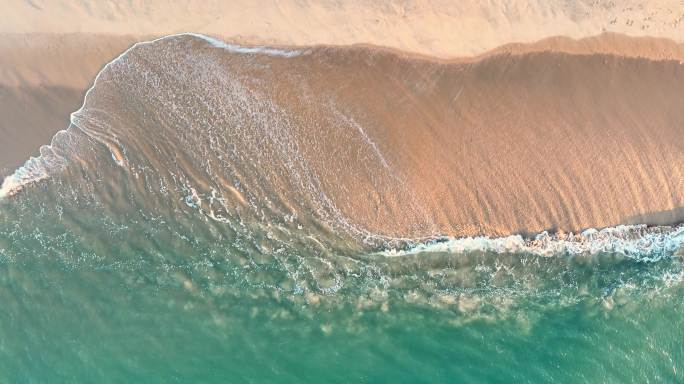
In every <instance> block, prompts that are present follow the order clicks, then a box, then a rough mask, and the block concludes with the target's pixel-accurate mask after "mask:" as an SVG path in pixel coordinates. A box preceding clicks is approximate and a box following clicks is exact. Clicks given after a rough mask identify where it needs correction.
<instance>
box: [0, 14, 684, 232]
mask: <svg viewBox="0 0 684 384" xmlns="http://www.w3.org/2000/svg"><path fill="white" fill-rule="evenodd" d="M187 7H189V8H192V9H193V10H194V11H195V12H194V13H193V15H194V16H193V18H191V19H188V18H184V17H183V15H184V14H185V12H186V8H184V7H180V6H164V5H163V4H161V3H156V2H151V3H144V4H143V3H137V2H133V3H131V4H129V5H125V6H123V5H121V6H116V7H113V6H110V5H107V4H102V5H101V6H99V7H89V6H85V5H83V4H81V3H77V2H73V3H61V4H58V3H52V2H47V3H37V2H36V3H32V2H18V1H13V2H10V3H9V4H7V5H6V8H5V9H6V10H8V11H9V12H8V13H6V16H5V18H6V19H7V20H6V21H7V22H5V21H3V22H2V23H1V24H0V25H2V27H1V28H0V33H1V34H2V39H1V42H0V101H1V102H0V108H2V111H1V112H2V114H3V116H8V117H9V118H5V119H3V121H2V123H0V134H1V136H0V137H1V139H0V146H2V148H3V151H2V153H1V154H0V175H2V176H5V175H8V174H10V173H11V172H12V171H13V170H14V169H16V167H18V166H20V165H21V164H22V163H23V162H24V161H25V160H26V159H27V158H28V157H29V156H33V155H36V154H37V151H38V148H39V147H40V145H42V144H47V143H49V141H50V138H51V137H52V136H53V135H54V133H55V132H57V131H58V130H61V129H64V128H66V126H67V125H68V123H69V114H70V113H71V112H73V111H75V110H76V109H78V108H79V107H80V105H81V104H82V102H83V94H84V92H85V90H86V89H87V88H89V87H90V86H91V85H92V81H93V78H94V76H95V74H96V73H97V72H98V71H99V70H100V69H101V68H102V66H103V65H104V64H106V63H107V62H109V61H110V60H112V59H113V58H114V57H116V56H117V55H119V54H120V53H121V52H123V51H124V50H125V49H126V48H127V47H129V46H130V45H131V44H133V43H134V42H136V41H140V40H148V39H150V38H152V37H155V36H161V35H166V34H170V33H177V32H182V31H189V30H191V31H196V32H202V33H206V34H210V35H212V36H215V37H217V38H221V39H224V40H226V41H230V42H236V43H242V44H273V45H286V46H290V45H307V46H311V45H323V46H328V47H329V48H327V49H329V50H330V52H336V53H335V55H337V54H339V55H342V56H341V57H342V58H343V60H342V61H343V62H346V63H347V65H346V66H343V67H341V68H338V69H337V71H338V72H339V73H338V75H337V76H342V74H345V75H344V76H347V79H348V80H345V81H346V82H351V83H353V84H354V88H353V89H355V91H354V92H352V93H349V94H348V95H340V97H347V98H348V101H347V102H348V103H349V105H355V107H354V108H358V109H359V110H364V114H365V115H367V116H371V117H370V118H369V122H368V124H369V127H370V133H369V134H370V135H371V136H372V137H373V138H374V140H376V141H377V142H378V143H379V144H378V146H379V148H381V150H382V151H383V153H386V154H387V157H388V158H391V159H392V161H393V162H395V163H396V164H398V167H399V168H400V169H401V172H402V175H403V177H405V178H406V182H407V185H410V186H411V187H410V188H409V189H410V190H411V191H412V192H411V193H412V194H413V195H414V196H418V200H419V205H420V207H421V208H420V209H419V211H420V212H421V213H419V214H418V213H416V214H408V215H407V214H405V213H401V214H399V213H398V212H399V211H400V207H401V206H402V204H405V203H406V201H403V200H402V198H401V197H398V195H392V193H390V195H388V196H386V197H385V199H384V201H385V203H387V204H390V205H388V206H387V207H386V208H385V209H386V210H387V212H389V213H387V214H386V215H384V216H383V215H376V216H373V215H370V216H369V215H368V213H369V212H375V211H374V210H370V209H369V206H368V205H366V204H365V203H364V202H363V201H361V202H354V203H350V204H351V205H349V207H348V210H349V212H347V213H348V215H349V216H353V217H356V218H357V219H358V220H361V221H362V222H363V223H364V224H363V225H365V226H367V227H368V228H371V229H373V230H378V231H381V232H384V233H388V234H392V235H424V234H426V233H428V232H435V233H444V234H452V235H472V234H495V235H502V234H508V233H518V232H530V233H532V232H536V231H540V230H545V229H553V230H555V229H559V230H565V231H576V230H580V229H583V228H587V227H605V226H611V225H617V224H622V223H651V224H665V223H673V222H679V221H681V220H682V219H683V217H682V211H681V207H682V205H683V204H684V200H683V199H684V198H683V196H682V192H681V191H682V190H683V188H682V187H683V186H684V180H683V179H682V164H684V161H683V159H682V148H684V142H682V135H681V134H680V131H681V127H682V124H684V117H683V116H682V114H681V111H682V110H684V100H683V99H682V96H681V95H682V94H684V92H683V91H684V90H683V89H681V84H684V79H680V78H681V77H682V60H684V45H682V44H681V42H680V41H678V39H679V40H681V36H683V35H684V34H682V28H683V26H682V23H680V21H681V17H682V15H678V13H677V12H679V8H678V6H677V2H676V1H670V2H667V1H665V2H662V4H661V6H659V7H648V9H647V10H644V6H643V4H641V3H640V2H625V3H624V4H621V5H612V6H598V5H592V4H591V3H590V2H587V3H583V2H578V3H577V4H575V5H574V6H573V7H570V8H568V7H560V8H554V7H553V6H548V5H545V4H544V2H538V3H536V2H532V3H530V2H514V3H511V4H508V6H507V7H501V6H500V5H497V4H492V5H491V9H490V8H487V7H484V6H479V5H477V4H476V2H462V3H460V4H459V5H458V6H454V5H447V4H441V3H437V2H427V1H426V2H413V3H407V4H406V5H405V6H396V3H392V4H390V3H387V4H385V3H378V4H376V5H373V6H367V5H364V4H363V3H361V2H358V3H357V2H351V3H347V4H344V5H338V6H333V5H329V6H321V5H312V4H305V3H294V2H285V3H274V4H272V5H268V6H263V7H255V6H254V4H252V3H250V2H245V3H244V4H243V3H239V2H232V3H230V4H227V3H223V2H217V3H212V2H198V3H191V4H188V5H187ZM493 9H496V10H497V12H492V11H491V10H493ZM501 9H508V11H506V12H502V11H501ZM639 12H641V13H639ZM340 14H344V15H347V16H346V17H339V15H340ZM8 15H11V16H12V17H8ZM48 15H49V19H48ZM55 15H59V16H55ZM140 15H146V17H145V20H140V18H141V16H140ZM404 18H408V19H410V20H411V23H405V22H402V20H403V19H404ZM17 20H31V22H30V23H17ZM245 20H248V21H249V22H246V21H245ZM340 20H354V22H353V23H346V22H345V23H344V24H341V22H340ZM29 25H30V26H31V28H30V29H27V28H28V27H26V26H29ZM36 26H40V27H39V28H36ZM475 31H484V32H478V33H475ZM605 32H609V33H605ZM576 39H579V40H576ZM670 39H674V40H670ZM348 44H356V45H360V46H361V47H360V48H357V49H354V50H351V51H349V50H348V48H343V47H340V48H335V47H336V46H341V45H348ZM324 51H325V50H324ZM366 56H367V57H366ZM369 57H370V58H374V59H372V60H376V59H377V60H380V61H382V64H378V65H376V66H374V67H371V68H366V67H364V66H363V65H362V63H364V62H366V61H368V60H369ZM378 58H381V59H378ZM352 68H356V69H352ZM378 68H381V70H378ZM282 70H283V71H287V70H288V69H287V68H283V69H282ZM357 70H358V71H360V72H356V71H357ZM360 73H364V75H361V74H360ZM387 74H392V76H393V77H388V76H387ZM363 79H365V80H363ZM315 84H317V85H316V86H319V87H320V90H321V92H324V91H325V88H326V87H328V86H333V85H334V82H333V81H331V82H330V83H329V84H328V83H325V80H324V79H321V80H320V81H318V80H317V81H316V82H315ZM379 92H380V93H382V94H388V95H393V97H392V98H390V100H388V101H382V103H381V100H383V98H382V97H381V94H379ZM359 95H364V96H362V97H360V96H359ZM359 103H362V104H359ZM406 103H408V104H406ZM359 193H360V194H361V195H363V194H364V193H365V192H363V191H359ZM391 212H395V213H391ZM416 212H418V211H416ZM411 228H421V229H420V230H417V232H415V233H414V232H412V231H413V230H412V229H411ZM418 232H420V233H418Z"/></svg>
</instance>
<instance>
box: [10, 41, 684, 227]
mask: <svg viewBox="0 0 684 384" xmlns="http://www.w3.org/2000/svg"><path fill="white" fill-rule="evenodd" d="M61 38H63V36H62V37H61ZM129 38H130V37H129ZM98 39H99V38H97V37H95V38H94V41H96V40H98ZM159 39H163V38H159ZM159 39H155V41H156V40H159ZM625 39H629V38H625ZM138 43H144V42H138ZM120 44H124V43H120ZM673 44H674V43H673ZM538 45H541V46H543V45H544V44H538ZM580 45H581V44H580ZM674 46H680V45H677V44H674ZM128 49H130V47H129V48H128ZM312 49H313V50H314V51H315V52H316V53H317V54H318V55H323V56H325V55H326V54H327V53H326V52H328V51H329V50H332V51H331V52H337V51H341V53H339V54H348V55H352V53H353V54H355V55H360V54H362V53H363V52H375V53H373V55H375V54H378V55H379V57H380V58H381V59H382V58H383V57H388V58H389V59H388V60H389V61H392V60H399V61H403V62H413V58H412V57H411V55H410V54H407V55H404V54H401V53H396V52H394V51H393V50H391V49H383V48H379V49H374V48H369V47H363V46H362V47H360V46H354V47H349V48H342V49H337V48H330V47H316V48H312ZM522 51H524V50H522ZM348 52H351V53H348ZM497 52H499V53H493V54H491V55H485V56H484V57H483V58H481V59H478V60H476V61H473V62H463V61H461V62H458V61H454V62H449V63H447V65H455V64H459V63H460V64H463V65H468V66H470V65H474V66H476V67H482V68H483V69H485V72H487V71H489V70H488V69H486V67H487V66H488V65H490V64H491V63H493V62H497V61H499V62H502V63H506V62H508V61H510V60H513V61H515V60H521V61H524V60H528V61H529V60H533V61H534V60H535V59H534V57H535V55H541V57H544V55H553V54H558V53H559V52H554V51H536V48H534V47H533V48H532V49H531V50H530V51H529V52H523V53H520V54H515V55H512V56H511V55H510V52H508V51H504V52H503V53H501V51H497ZM561 53H564V52H561ZM98 54H99V55H100V57H101V56H102V55H103V52H102V51H100V52H98ZM566 54H567V55H568V57H575V56H581V55H582V54H577V53H566ZM104 55H105V56H107V55H109V53H108V52H104ZM121 55H123V54H122V53H120V54H119V56H121ZM602 55H604V54H588V55H585V56H587V60H593V59H592V57H594V58H600V57H601V56H602ZM83 56H84V55H83V54H82V55H81V57H83ZM86 56H87V55H86ZM607 56H613V55H607ZM623 59H624V60H638V59H643V58H640V57H632V58H623V57H621V56H615V57H613V58H612V59H611V60H613V61H615V60H618V61H620V60H623ZM624 60H623V61H624ZM647 60H649V61H652V60H650V59H647ZM658 61H661V60H655V61H654V62H658ZM46 62H49V61H46ZM110 62H111V60H110ZM440 62H441V61H440V60H439V59H437V60H435V61H431V60H418V63H417V64H416V65H425V66H434V65H441V64H440ZM88 65H89V67H88V68H91V69H92V68H95V67H96V66H97V65H96V63H95V60H91V61H88ZM506 65H509V64H506ZM668 65H670V64H668ZM671 65H675V66H676V65H681V62H679V63H673V64H671ZM64 67H69V68H70V66H69V65H65V66H64ZM101 70H102V68H100V69H99V71H101ZM29 72H30V70H29ZM98 73H99V72H98ZM56 76H57V77H56V79H57V80H65V78H64V77H60V74H59V73H58V74H57V75H56ZM17 78H23V79H27V78H28V83H31V81H35V84H36V85H34V86H36V89H37V90H38V89H43V88H44V87H46V86H48V85H46V83H47V84H49V81H51V79H50V78H47V77H43V78H30V77H21V76H18V77H17ZM69 81H72V82H74V83H76V84H79V83H78V81H81V84H82V82H83V80H82V79H81V80H73V79H72V80H69ZM522 81H527V80H522ZM485 84H488V83H487V82H486V83H485ZM522 84H525V83H522ZM74 88H76V87H74ZM459 95H460V93H459ZM459 95H457V97H458V96H459ZM82 102H83V100H81V104H82ZM52 107H53V106H51V108H52ZM77 109H78V108H75V109H73V110H71V111H69V112H67V115H68V116H70V113H71V112H73V111H75V110H77ZM44 113H52V114H53V117H54V118H57V114H58V113H59V112H58V113H57V114H55V113H54V110H52V111H44ZM31 114H32V115H40V114H41V113H40V112H39V111H35V110H33V111H31ZM14 126H16V127H19V126H22V125H21V124H14ZM67 126H68V123H65V124H64V125H63V126H61V127H60V128H59V129H58V130H57V131H59V130H63V129H65V128H66V127H67ZM23 127H24V128H25V127H26V125H24V126H23ZM35 129H37V130H40V129H45V126H42V127H37V128H35ZM375 134H378V132H376V133H375ZM385 134H386V133H385ZM385 134H382V135H385ZM578 134H579V133H578ZM382 135H381V136H382ZM44 144H46V143H45V142H41V143H40V145H44ZM382 145H383V144H381V147H382ZM36 150H37V148H36ZM18 157H19V155H17V158H18ZM27 159H28V157H26V156H25V157H23V159H22V162H23V161H25V160H27ZM675 167H676V165H675ZM2 168H3V164H0V169H2ZM5 168H6V169H8V168H9V167H7V166H5ZM0 176H2V175H0ZM680 182H681V181H680ZM490 192H491V191H490ZM574 193H575V192H573V194H574ZM587 196H588V198H591V195H587ZM488 204H491V202H490V203H488ZM504 206H505V204H504ZM499 208H501V207H499ZM435 209H440V208H439V205H437V206H435V207H432V208H429V209H428V211H434V214H435V215H436V216H435V218H437V217H438V216H445V217H446V220H447V222H448V221H450V220H453V215H451V216H450V215H449V213H448V212H449V211H451V212H455V211H453V210H454V209H458V204H457V205H456V206H455V207H450V208H448V209H447V210H446V211H443V212H437V211H435ZM495 211H497V212H499V209H497V210H495ZM667 211H671V214H670V216H672V219H673V220H672V221H671V222H673V223H677V222H681V217H682V214H681V212H680V211H681V208H677V207H674V208H671V209H661V210H655V211H638V212H634V214H633V215H631V216H630V217H631V218H630V217H623V219H622V220H615V221H613V222H608V223H606V222H605V221H602V223H603V224H607V225H600V224H599V225H596V224H594V225H588V226H586V227H585V228H590V227H602V228H605V227H611V226H616V225H621V224H635V223H638V224H642V223H643V224H661V223H664V222H663V220H665V219H663V218H662V212H667ZM678 212H679V213H678ZM500 213H504V214H510V212H500ZM577 214H581V212H577V211H575V212H573V215H577ZM552 215H553V214H552ZM666 215H667V213H666ZM658 216H661V217H660V218H658ZM646 217H652V218H653V220H639V219H637V218H646ZM514 221H515V219H514ZM461 222H463V221H461ZM665 222H668V221H665ZM482 223H483V224H485V227H473V228H470V229H466V230H465V231H464V234H466V235H475V234H481V235H490V236H491V235H494V236H504V235H510V234H516V233H521V234H522V233H540V232H542V231H544V228H560V229H562V230H565V231H570V230H572V229H574V230H575V231H577V229H576V228H578V227H564V226H563V225H560V226H557V225H551V226H548V225H547V226H542V227H539V223H538V224H537V225H535V226H522V227H521V226H519V227H518V228H517V229H516V228H513V227H509V228H508V229H506V230H502V227H501V226H500V225H495V226H494V227H493V228H494V230H492V229H493V228H489V229H487V223H488V222H487V220H486V219H485V220H484V221H482ZM592 223H593V222H592ZM439 227H440V228H448V226H447V227H444V226H443V224H440V225H439ZM496 228H498V229H496ZM547 230H548V229H547ZM452 231H453V230H452ZM452 231H449V230H446V231H442V232H441V233H446V234H447V236H452V235H455V233H454V232H452Z"/></svg>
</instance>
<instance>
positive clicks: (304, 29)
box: [0, 0, 684, 58]
mask: <svg viewBox="0 0 684 384" xmlns="http://www.w3.org/2000/svg"><path fill="white" fill-rule="evenodd" d="M1 7H2V12H0V33H36V32H38V33H60V34H63V33H87V34H93V33H95V34H106V35H122V34H124V35H139V36H140V35H143V36H148V35H154V36H160V35H167V34H173V33H179V32H197V33H203V34H207V35H214V36H221V37H224V38H228V39H230V40H232V41H241V42H244V43H253V44H263V43H268V44H285V45H290V44H296V45H311V44H329V45H349V44H356V43H367V44H373V45H379V46H387V47H393V48H397V49H400V50H404V51H410V52H417V53H422V54H426V55H431V56H439V57H442V58H445V57H457V56H472V55H477V54H481V53H483V52H486V51H489V50H491V49H494V48H496V47H499V46H501V45H504V44H508V43H515V42H520V43H531V42H535V41H538V40H541V39H544V38H547V37H551V36H567V37H572V38H582V37H588V36H594V35H598V34H600V33H602V32H615V33H621V34H627V35H630V36H652V37H665V38H670V39H674V40H677V41H679V42H683V41H684V5H683V3H682V1H681V0H648V1H647V0H575V1H561V0H494V1H481V0H459V1H451V0H412V1H396V0H395V1H389V0H379V1H366V0H348V1H330V0H328V1H311V0H288V1H282V0H263V1H262V0H231V1H223V0H190V1H183V2H173V1H166V0H148V1H141V0H134V1H127V2H123V1H97V2H92V1H78V0H71V1H52V0H48V1H41V0H30V1H26V0H7V1H4V2H3V4H2V6H1Z"/></svg>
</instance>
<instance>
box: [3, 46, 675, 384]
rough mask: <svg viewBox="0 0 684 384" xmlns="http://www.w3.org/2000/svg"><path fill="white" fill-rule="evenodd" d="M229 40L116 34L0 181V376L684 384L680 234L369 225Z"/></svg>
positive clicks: (16, 379) (38, 379)
mask: <svg viewBox="0 0 684 384" xmlns="http://www.w3.org/2000/svg"><path fill="white" fill-rule="evenodd" d="M276 53H278V52H276ZM238 54H239V55H243V54H245V53H240V52H239V53H238ZM246 54H248V55H253V54H254V52H251V51H250V52H248V53H246ZM278 54H279V53H278ZM239 55H238V56H229V57H228V59H225V54H224V53H220V52H219V53H217V52H216V47H215V46H212V45H210V44H207V43H206V42H204V41H203V40H202V39H201V38H199V37H197V36H184V37H183V36H181V37H172V38H168V39H166V40H163V41H159V42H156V43H150V44H146V45H141V46H138V47H137V48H134V49H133V50H131V51H130V52H128V53H127V54H125V55H124V56H122V57H121V58H119V59H117V60H116V61H115V62H113V63H112V64H110V65H108V66H107V67H106V68H105V70H103V72H102V73H101V74H100V75H99V76H98V80H97V82H96V84H95V86H94V87H93V88H92V89H91V90H90V91H89V93H88V96H87V98H86V102H85V104H84V107H83V108H82V109H81V110H80V111H78V112H76V113H75V114H74V115H73V116H72V124H71V125H70V127H69V129H68V130H66V131H64V132H61V133H60V134H58V135H57V136H56V137H55V139H54V140H53V142H52V145H51V146H50V147H44V148H43V149H42V150H41V156H40V157H39V158H35V159H32V160H30V161H29V162H27V164H26V165H25V166H24V167H23V168H21V169H20V170H18V171H17V172H16V173H15V174H14V175H13V176H11V177H10V178H8V179H7V180H6V181H5V183H4V184H3V187H2V189H1V190H0V193H3V194H4V196H3V197H2V198H0V304H1V305H2V308H1V309H0V382H3V383H5V382H6V383H460V382H464V383H558V382H561V383H681V382H684V320H683V319H684V316H683V315H684V299H683V297H684V283H683V281H684V258H683V257H684V249H683V247H682V244H684V228H683V227H654V228H647V227H643V226H633V227H616V228H613V229H606V230H603V231H587V232H584V233H583V234H581V235H575V236H566V235H556V236H549V235H545V234H542V235H540V236H538V237H536V238H531V239H523V238H521V237H516V236H513V237H509V238H503V239H489V238H478V239H448V238H439V237H437V238H433V239H431V240H429V241H427V242H425V241H423V242H421V241H417V240H413V241H411V240H406V239H402V240H398V239H391V238H388V237H383V236H381V235H374V234H373V233H370V232H368V231H366V230H364V229H363V228H362V227H361V226H359V225H356V224H354V218H348V217H343V215H341V213H340V210H339V209H337V208H336V205H335V204H334V201H333V199H331V198H330V196H329V194H328V191H329V187H328V186H326V185H325V184H324V183H323V182H322V181H321V178H320V177H319V176H320V175H321V170H320V169H319V168H316V165H315V164H314V162H312V161H310V158H309V157H307V156H309V154H307V153H306V151H305V150H304V149H302V147H303V146H304V144H307V145H312V146H314V147H315V144H316V143H317V142H316V140H325V138H316V137H311V136H307V135H304V134H303V133H302V132H304V131H303V130H302V131H299V130H298V129H299V128H298V127H300V125H299V123H302V121H304V122H306V121H310V120H299V121H297V120H293V118H292V117H291V114H289V113H288V111H287V110H285V109H284V107H283V106H282V105H278V104H277V103H275V102H274V101H273V99H271V98H269V97H268V95H267V94H264V93H263V92H262V93H260V91H259V90H260V89H263V87H262V85H263V84H260V83H259V81H257V80H258V79H257V80H254V78H253V77H249V76H248V75H249V73H239V68H250V70H255V71H256V70H264V71H268V65H269V64H268V63H267V62H259V61H256V59H254V58H253V57H251V56H250V57H248V58H246V59H245V58H244V57H242V56H239ZM285 59H289V58H285ZM224 60H229V62H228V63H227V64H226V63H225V62H224ZM230 60H232V61H230ZM283 60H284V59H283ZM255 68H256V69H255ZM264 68H265V69H264ZM181 91H182V92H181ZM335 116H337V115H335ZM341 121H343V122H344V121H347V122H348V121H350V120H349V119H342V120H341ZM341 127H342V128H340V131H339V132H333V133H335V134H338V135H339V136H340V137H341V136H343V135H348V136H349V137H351V138H356V139H358V140H357V141H356V142H358V143H360V144H359V147H354V148H353V154H354V155H358V156H364V158H368V159H369V160H368V161H369V162H371V161H376V162H377V161H380V160H378V158H377V156H376V151H377V148H373V147H372V146H366V147H362V146H361V145H362V144H363V143H367V142H368V138H367V137H366V138H364V137H361V136H359V137H356V136H354V135H359V132H361V133H362V131H360V130H358V129H356V128H354V127H352V128H354V129H348V128H349V127H346V126H344V125H341ZM312 152H316V151H312ZM319 152H320V151H319ZM342 155H344V154H342ZM381 160H382V162H384V161H385V160H384V159H381ZM384 166H386V167H369V169H376V168H377V169H380V171H378V172H384V173H377V174H370V176H369V179H371V180H381V179H382V178H384V177H386V176H387V175H386V173H387V172H389V171H387V169H388V168H389V165H388V164H386V163H385V164H384ZM368 172H370V171H368ZM361 173H363V172H360V174H361ZM388 178H389V177H388ZM392 180H394V179H392ZM359 198H361V197H359Z"/></svg>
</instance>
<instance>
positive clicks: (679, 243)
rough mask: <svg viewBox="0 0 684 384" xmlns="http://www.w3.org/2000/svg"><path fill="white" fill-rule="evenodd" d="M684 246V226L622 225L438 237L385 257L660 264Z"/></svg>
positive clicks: (392, 250) (385, 254)
mask: <svg viewBox="0 0 684 384" xmlns="http://www.w3.org/2000/svg"><path fill="white" fill-rule="evenodd" d="M682 247H684V225H683V226H679V227H648V226H646V225H619V226H617V227H610V228H604V229H601V230H597V229H588V230H585V231H583V232H582V233H580V234H577V235H574V234H567V235H550V234H549V233H548V232H542V233H540V234H538V235H536V236H535V237H534V238H530V239H525V238H523V237H522V236H520V235H512V236H507V237H498V238H491V237H487V236H480V237H464V238H439V239H435V240H432V241H428V242H424V243H420V244H417V245H414V246H412V247H409V248H407V249H388V250H385V251H382V252H381V254H382V255H384V256H390V257H397V256H407V255H415V254H419V253H438V252H441V253H454V254H460V253H467V252H474V251H482V252H493V253H514V254H522V253H525V254H533V255H539V256H552V255H583V254H589V255H596V254H600V253H611V254H618V255H624V256H626V257H630V258H633V259H635V260H639V261H657V260H660V259H662V258H663V257H669V256H670V255H672V254H673V253H674V252H675V251H677V250H678V249H680V248H682Z"/></svg>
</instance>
